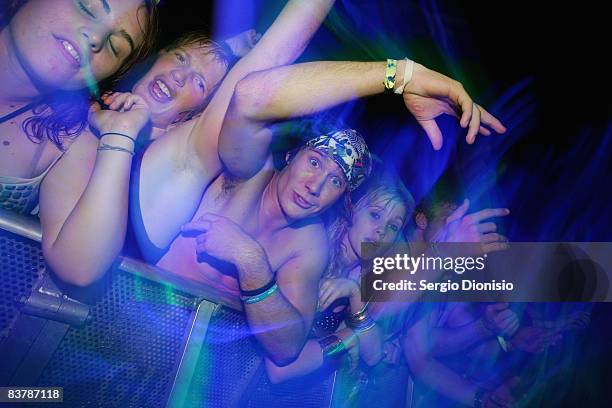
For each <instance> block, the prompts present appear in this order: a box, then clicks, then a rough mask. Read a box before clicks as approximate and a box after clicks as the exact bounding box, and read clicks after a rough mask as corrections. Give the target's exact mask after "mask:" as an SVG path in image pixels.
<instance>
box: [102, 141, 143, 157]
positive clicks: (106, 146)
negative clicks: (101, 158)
mask: <svg viewBox="0 0 612 408" xmlns="http://www.w3.org/2000/svg"><path fill="white" fill-rule="evenodd" d="M97 150H98V151H99V152H101V151H103V150H112V151H114V152H125V153H128V154H129V155H131V156H133V155H134V152H133V151H131V150H130V149H126V148H125V147H120V146H112V145H109V144H106V143H103V142H100V145H99V146H98V149H97Z"/></svg>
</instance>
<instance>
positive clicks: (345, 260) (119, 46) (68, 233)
mask: <svg viewBox="0 0 612 408" xmlns="http://www.w3.org/2000/svg"><path fill="white" fill-rule="evenodd" d="M333 6H334V1H333V0H289V1H288V2H287V4H286V5H285V6H284V8H283V9H282V11H281V12H280V14H279V15H278V16H277V17H276V19H275V20H274V22H273V23H272V24H271V26H270V27H269V28H268V29H267V30H266V31H265V33H263V34H262V35H258V34H256V33H255V32H254V31H248V32H246V33H243V34H240V35H238V36H237V37H235V38H231V39H228V40H226V41H222V42H217V41H213V40H212V39H210V38H209V37H207V36H206V35H205V34H203V33H201V32H190V33H188V34H186V35H184V36H183V37H181V38H179V39H177V40H176V41H174V42H173V43H172V44H170V45H168V46H167V47H165V48H164V49H161V50H158V51H155V41H154V40H155V37H156V31H157V28H158V27H157V19H158V4H157V1H155V0H145V1H143V0H121V1H119V0H78V1H74V0H27V1H16V2H12V3H11V7H12V8H11V9H10V10H7V11H5V16H4V17H5V21H4V22H3V24H4V26H3V28H2V32H1V34H0V55H1V58H0V77H1V78H2V79H3V81H2V83H3V87H2V88H1V89H0V115H1V117H0V134H1V135H2V136H1V138H2V145H1V146H0V208H3V209H5V210H9V211H14V212H17V213H20V214H37V215H38V216H39V217H40V222H41V225H42V238H43V239H42V247H43V252H44V257H45V260H46V262H47V264H48V266H49V268H50V269H51V270H52V272H53V274H54V275H55V276H57V277H58V278H59V279H61V280H63V281H65V282H66V283H68V284H71V285H76V286H88V285H91V284H92V283H93V282H95V281H96V280H98V279H100V278H101V277H102V276H103V275H104V274H105V273H106V271H108V270H109V268H110V267H111V265H112V263H113V261H114V260H115V259H116V257H117V256H118V255H119V254H120V252H121V250H122V248H123V245H124V240H125V236H126V229H127V228H128V223H129V224H130V225H131V227H132V228H133V229H134V233H135V236H136V239H137V241H138V245H139V247H140V250H141V252H142V255H143V257H144V259H145V260H146V261H147V262H149V263H151V264H155V265H157V266H159V267H161V268H164V269H166V270H168V271H171V272H172V273H175V274H177V275H181V276H182V277H184V278H187V279H190V280H193V281H197V282H200V283H202V284H206V285H212V286H214V287H215V288H216V289H218V290H221V291H225V292H227V293H229V294H231V295H234V296H236V297H238V298H240V299H241V301H242V304H243V308H244V313H245V316H246V320H247V322H248V325H249V327H250V329H251V331H252V334H253V336H254V337H255V338H256V340H257V342H258V343H259V345H260V346H261V349H262V350H263V353H264V354H265V366H266V371H267V374H268V377H269V379H270V381H271V382H272V383H282V382H285V381H288V380H290V379H295V378H299V377H301V376H304V375H306V374H310V373H313V372H316V371H317V370H320V369H321V368H322V367H324V366H330V365H335V364H338V362H339V361H344V360H346V361H347V362H348V364H347V366H348V367H349V370H359V371H360V372H361V373H362V375H363V376H365V378H367V379H368V381H369V384H378V389H374V388H376V387H368V386H363V387H362V388H363V389H362V390H360V391H359V392H360V393H361V395H362V397H363V401H367V400H368V398H370V400H372V401H378V403H380V404H383V403H384V402H385V401H389V398H391V397H390V395H389V393H385V387H384V380H381V379H380V378H379V379H378V381H377V380H376V378H377V377H381V376H384V375H385V374H388V373H397V375H398V376H405V377H406V379H407V375H408V373H409V374H410V375H411V376H412V378H413V379H414V380H415V381H416V382H417V383H419V384H423V388H422V389H424V390H431V391H432V392H431V393H422V395H416V396H415V397H414V398H413V399H414V401H415V403H416V404H417V405H416V406H454V405H463V406H475V407H510V406H514V405H515V404H517V403H519V402H520V401H521V399H524V398H528V397H529V394H530V392H532V391H533V387H531V388H530V387H529V386H528V384H527V382H526V381H525V380H524V377H525V375H524V373H525V370H529V372H533V371H537V370H535V369H534V368H533V365H534V364H540V363H541V361H539V360H538V357H537V356H538V355H541V353H542V352H544V351H546V350H549V349H550V348H552V347H557V346H558V345H559V344H561V343H562V342H563V341H564V338H565V337H566V336H568V335H571V333H574V332H575V331H576V330H579V329H582V328H585V327H586V326H587V325H588V323H589V313H588V310H585V309H583V308H581V307H580V306H575V305H573V306H572V307H568V308H567V310H564V311H555V312H554V314H552V313H551V311H549V310H544V309H543V308H541V307H538V305H521V307H520V308H517V307H515V306H514V305H512V306H511V305H509V304H507V303H492V304H467V303H445V304H430V303H422V304H419V303H418V302H414V303H407V304H405V306H403V307H401V308H399V309H398V310H393V311H392V312H389V310H387V309H384V310H383V308H381V307H378V304H373V303H372V304H370V302H368V300H367V299H364V298H363V297H362V295H361V293H362V290H361V282H362V270H361V267H360V266H361V261H362V260H363V258H364V256H365V255H364V254H362V243H369V244H373V245H374V246H375V247H376V248H377V251H378V255H382V254H384V251H385V250H386V248H387V246H386V245H385V244H389V243H397V242H409V243H411V244H414V245H415V246H417V247H418V246H419V245H420V247H422V248H423V251H425V252H426V251H429V250H430V249H429V247H428V245H427V244H428V243H431V242H477V243H480V249H481V251H482V253H488V252H493V251H499V250H503V249H504V248H505V245H506V241H507V239H506V238H505V237H504V236H503V235H502V234H500V233H499V232H498V231H497V224H496V222H495V221H496V220H497V218H496V217H503V216H505V215H507V214H508V213H509V211H508V210H507V209H504V208H490V209H479V210H477V211H475V210H473V209H471V210H470V203H469V201H467V200H466V201H463V202H462V199H463V197H461V196H454V197H449V198H448V199H441V198H440V197H436V196H435V195H431V196H430V197H429V198H428V199H427V200H424V201H423V202H422V203H421V204H420V205H419V206H417V205H416V203H415V200H414V198H413V196H412V195H411V193H410V192H409V190H408V189H407V188H406V186H405V185H404V184H403V183H402V181H401V178H400V177H399V175H397V174H393V172H392V171H390V170H388V169H387V168H386V167H385V164H384V163H383V162H382V161H381V160H380V159H378V158H377V157H376V156H375V155H374V154H373V153H371V152H370V150H369V148H368V146H367V144H366V142H365V139H370V140H371V139H372V138H375V137H376V135H368V137H367V138H364V137H363V136H361V135H360V134H359V133H358V132H357V131H356V130H354V129H352V128H350V127H347V126H340V125H338V124H335V123H329V124H325V126H316V127H312V128H310V130H309V131H308V132H303V133H302V134H299V135H295V134H294V135H293V136H294V137H299V138H301V140H302V141H303V142H302V144H301V145H300V146H297V147H295V148H293V149H291V150H289V151H287V152H285V156H284V158H285V160H284V164H283V166H280V167H279V166H278V165H277V164H276V163H275V162H274V160H273V154H272V148H271V144H272V142H273V140H274V139H275V138H276V137H280V136H278V134H280V133H281V132H279V129H280V128H281V127H282V126H283V124H284V123H285V121H287V120H289V119H291V120H294V121H305V120H308V119H307V118H308V117H312V116H314V115H316V114H318V113H321V112H324V111H326V110H328V109H330V108H333V107H335V106H337V105H340V104H343V103H345V102H349V101H352V100H355V99H358V98H365V97H368V96H372V95H376V94H381V93H385V92H386V93H391V94H398V95H401V98H398V99H392V98H389V104H392V103H403V104H404V105H405V108H406V109H407V110H408V111H409V112H410V113H411V114H412V115H413V116H414V118H415V120H416V121H417V122H418V123H419V124H420V126H421V127H422V129H423V130H424V132H425V134H426V135H427V137H428V138H429V139H430V142H431V145H432V146H433V148H434V149H436V150H438V149H440V148H441V146H442V143H443V135H442V133H441V131H440V129H439V128H438V125H437V124H436V118H438V117H439V116H440V115H443V114H447V115H451V116H455V117H457V119H458V124H459V126H460V127H462V128H464V129H465V133H466V140H467V143H470V144H471V143H474V141H475V138H476V137H477V135H478V134H482V135H489V134H491V133H492V132H495V133H498V134H502V133H504V132H505V131H506V129H505V127H504V126H503V125H502V123H501V122H500V121H499V120H498V119H496V118H495V117H494V116H492V115H491V114H489V113H488V112H487V111H486V110H485V109H484V108H483V107H481V106H480V105H478V104H476V103H475V102H474V101H473V100H472V98H471V97H470V96H469V94H468V93H467V92H466V90H465V89H464V88H463V86H462V85H461V83H459V82H457V81H455V80H453V79H451V78H449V77H447V76H445V75H443V74H441V73H438V72H435V71H433V70H430V69H428V68H426V67H425V66H423V65H421V64H419V63H418V62H415V61H412V60H410V59H408V58H405V59H387V60H385V61H368V62H360V61H311V62H306V63H299V64H294V62H295V61H296V59H297V58H298V57H299V56H300V55H301V53H302V51H303V50H304V49H305V48H306V47H307V45H308V43H309V41H310V39H311V38H312V36H313V35H314V34H315V32H316V31H317V30H318V28H319V26H320V25H321V24H322V22H323V20H324V19H325V18H326V16H327V14H328V12H329V11H330V9H331V8H332V7H333ZM154 52H156V54H155V55H156V56H155V60H154V63H152V64H150V68H149V69H148V71H147V72H145V73H144V74H143V75H142V76H141V77H140V78H138V79H137V80H135V81H133V82H132V83H129V84H126V83H125V80H124V81H123V82H122V81H121V80H122V78H124V77H126V73H128V71H129V70H130V69H131V68H132V67H133V66H134V65H135V64H137V63H138V62H139V61H141V60H142V59H143V58H144V57H146V56H148V55H149V54H152V53H154ZM132 72H133V71H132ZM127 77H130V75H128V76H127ZM114 88H117V89H129V92H122V91H113V89H114ZM400 101H401V102H400ZM297 128H299V127H297ZM313 129H317V131H313ZM414 296H415V298H414V299H413V300H414V301H417V300H418V298H417V295H416V294H415V295H414ZM568 333H569V334H568ZM380 367H383V368H384V369H381V368H380ZM538 367H540V366H538ZM406 368H407V370H406ZM542 375H544V374H542ZM381 378H382V377H381ZM535 383H537V382H535ZM368 392H369V393H370V394H371V395H367V394H368ZM376 393H378V394H379V395H380V396H379V397H378V398H377V397H374V396H373V395H375V394H376ZM385 394H386V395H385ZM400 395H401V393H400ZM443 404H446V405H443Z"/></svg>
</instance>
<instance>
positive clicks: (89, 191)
mask: <svg viewBox="0 0 612 408" xmlns="http://www.w3.org/2000/svg"><path fill="white" fill-rule="evenodd" d="M130 107H132V106H131V105H130ZM117 109H118V108H117ZM148 115H149V113H148V109H147V108H146V107H143V106H140V105H139V106H138V107H133V109H132V110H130V109H128V112H124V113H119V112H114V111H112V110H107V111H98V112H97V113H95V114H94V115H93V117H94V119H93V120H94V122H96V125H99V128H100V130H101V133H105V132H113V131H114V132H121V133H124V134H127V135H130V136H132V137H134V138H136V136H137V135H138V131H139V130H140V128H141V127H142V126H143V125H144V124H145V123H146V121H147V120H148ZM102 141H103V142H104V143H106V144H109V145H112V146H115V147H121V148H124V149H126V150H128V151H133V149H134V144H133V142H132V141H131V140H129V139H128V138H126V137H123V136H117V135H107V136H104V137H103V138H102ZM98 146H99V143H98V139H97V138H96V137H95V136H93V134H92V133H90V132H89V131H85V132H84V133H83V134H81V135H80V136H79V137H78V138H77V140H76V141H75V142H74V143H73V144H72V146H71V147H70V149H69V150H68V152H66V153H65V154H64V157H62V159H61V160H60V161H59V162H58V163H57V164H56V165H55V166H54V168H53V169H52V170H51V172H50V173H49V174H48V175H47V177H45V180H44V182H43V184H42V186H41V196H40V219H41V224H42V228H43V242H42V246H43V253H44V256H45V260H46V261H47V262H48V264H49V265H50V266H51V268H52V269H53V270H54V271H55V273H56V274H57V275H58V276H59V277H60V278H62V279H63V280H65V281H66V282H68V283H71V284H74V285H79V286H86V285H89V284H90V283H92V282H93V281H94V280H96V279H98V278H100V277H101V276H102V275H103V274H104V272H105V271H106V270H108V269H109V267H110V266H111V265H112V263H113V261H114V260H115V258H116V257H117V255H118V254H119V251H120V250H121V248H122V246H123V242H124V238H125V230H126V224H127V205H128V189H129V180H130V167H131V163H132V155H131V154H129V153H127V152H126V151H113V150H103V151H97V150H96V149H97V148H98Z"/></svg>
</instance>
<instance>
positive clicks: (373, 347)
mask: <svg viewBox="0 0 612 408" xmlns="http://www.w3.org/2000/svg"><path fill="white" fill-rule="evenodd" d="M353 272H354V273H353ZM353 272H351V274H353V275H356V276H359V273H360V269H359V268H357V271H353ZM349 276H350V275H349ZM345 297H348V298H349V302H350V306H351V308H350V310H351V313H357V312H360V311H361V310H363V309H364V308H365V306H366V303H365V302H363V301H362V300H361V290H360V284H359V282H357V280H355V279H350V278H334V279H327V280H326V281H325V282H323V284H321V288H320V293H319V308H320V309H321V310H326V309H327V308H328V307H330V306H331V305H332V304H333V303H334V302H335V301H336V300H337V299H340V298H345ZM356 336H357V337H358V338H359V344H360V346H359V355H360V357H361V358H362V359H363V361H364V362H365V363H366V364H367V365H370V366H373V365H375V364H377V363H378V362H379V361H380V359H381V358H382V333H381V330H380V329H379V327H378V325H374V327H372V328H371V329H369V330H367V331H364V332H356Z"/></svg>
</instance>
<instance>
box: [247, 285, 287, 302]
mask: <svg viewBox="0 0 612 408" xmlns="http://www.w3.org/2000/svg"><path fill="white" fill-rule="evenodd" d="M277 290H278V285H277V284H276V282H274V285H272V287H271V288H270V289H268V290H266V291H265V292H263V293H260V294H259V295H255V296H241V299H242V301H243V302H244V303H246V304H247V305H250V304H253V303H257V302H261V301H262V300H264V299H265V298H267V297H268V296H270V295H271V294H273V293H274V292H276V291H277Z"/></svg>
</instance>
